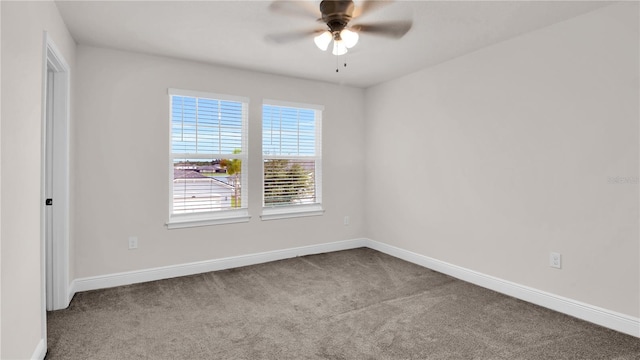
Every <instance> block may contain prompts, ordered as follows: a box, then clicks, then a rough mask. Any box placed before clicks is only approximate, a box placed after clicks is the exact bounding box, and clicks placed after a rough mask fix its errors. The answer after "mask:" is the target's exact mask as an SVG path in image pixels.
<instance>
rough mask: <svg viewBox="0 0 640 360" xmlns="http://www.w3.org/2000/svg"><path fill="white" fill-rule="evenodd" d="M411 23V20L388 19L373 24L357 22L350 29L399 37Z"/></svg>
mask: <svg viewBox="0 0 640 360" xmlns="http://www.w3.org/2000/svg"><path fill="white" fill-rule="evenodd" d="M412 25H413V22H412V21H411V20H405V21H389V22H380V23H375V24H357V25H353V26H351V29H352V30H354V31H356V32H359V33H363V32H366V33H368V34H374V35H380V36H386V37H390V38H394V39H399V38H401V37H403V36H404V34H406V33H407V32H408V31H409V30H411V26H412Z"/></svg>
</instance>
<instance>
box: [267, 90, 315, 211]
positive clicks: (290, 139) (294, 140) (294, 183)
mask: <svg viewBox="0 0 640 360" xmlns="http://www.w3.org/2000/svg"><path fill="white" fill-rule="evenodd" d="M321 119H322V108H321V107H318V106H314V105H302V104H301V105H298V104H288V103H286V104H285V103H281V102H275V101H272V102H265V103H264V104H263V106H262V155H263V170H264V184H263V206H264V207H265V208H279V207H300V208H304V207H305V206H309V205H320V204H321V203H322V199H321V185H322V177H321V175H322V172H321V160H322V155H321V154H322V153H321V131H320V130H321ZM294 211H295V210H294Z"/></svg>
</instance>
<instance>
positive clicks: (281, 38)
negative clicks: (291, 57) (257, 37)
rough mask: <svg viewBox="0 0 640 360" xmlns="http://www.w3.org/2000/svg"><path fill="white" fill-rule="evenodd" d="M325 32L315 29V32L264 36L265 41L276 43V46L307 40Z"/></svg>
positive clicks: (302, 31) (307, 31)
mask: <svg viewBox="0 0 640 360" xmlns="http://www.w3.org/2000/svg"><path fill="white" fill-rule="evenodd" d="M324 31H327V30H326V29H315V30H301V31H289V32H284V33H279V34H269V35H267V36H265V40H267V41H268V42H272V43H276V44H286V43H290V42H294V41H298V40H302V39H304V38H308V37H310V36H312V35H317V34H320V33H321V32H324Z"/></svg>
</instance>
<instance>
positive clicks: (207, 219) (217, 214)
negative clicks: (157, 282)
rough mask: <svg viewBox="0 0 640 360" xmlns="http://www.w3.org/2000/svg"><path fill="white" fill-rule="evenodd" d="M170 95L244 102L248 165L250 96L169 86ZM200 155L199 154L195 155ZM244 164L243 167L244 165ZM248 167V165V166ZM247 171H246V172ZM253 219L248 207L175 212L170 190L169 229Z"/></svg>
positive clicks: (170, 187)
mask: <svg viewBox="0 0 640 360" xmlns="http://www.w3.org/2000/svg"><path fill="white" fill-rule="evenodd" d="M167 92H168V94H169V96H171V95H177V96H191V97H199V98H209V99H218V100H223V101H236V102H241V103H243V104H244V105H243V107H246V111H247V114H246V116H245V117H244V119H243V127H244V128H245V129H246V130H245V134H244V136H245V138H244V139H242V141H243V150H244V160H243V162H244V163H245V165H244V166H247V165H246V164H247V163H248V159H249V154H248V152H249V145H248V137H249V114H248V111H249V98H248V97H242V96H234V95H225V94H216V93H210V92H203V91H193V90H182V89H175V88H169V89H168V90H167ZM169 116H171V101H169ZM169 127H171V121H169ZM171 136H172V134H171V128H170V130H169V158H171V159H172V158H173V155H172V150H171V139H172V137H171ZM195 157H198V156H195ZM244 166H243V167H244ZM247 168H248V166H247ZM168 173H169V189H173V161H170V162H169V171H168ZM245 173H246V172H245ZM245 182H246V184H243V185H245V186H243V187H242V191H243V194H244V195H243V198H245V201H246V202H247V203H248V199H249V187H248V178H245ZM250 219H251V216H250V215H249V210H248V208H242V209H231V210H219V211H207V212H200V213H188V214H173V191H169V221H167V222H166V223H165V225H166V226H167V229H169V230H171V229H184V228H190V227H199V226H210V225H223V224H235V223H243V222H248V221H249V220H250Z"/></svg>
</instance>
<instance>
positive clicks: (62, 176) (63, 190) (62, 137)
mask: <svg viewBox="0 0 640 360" xmlns="http://www.w3.org/2000/svg"><path fill="white" fill-rule="evenodd" d="M49 71H52V72H53V75H52V76H53V86H52V92H53V96H52V97H51V98H52V105H53V109H52V111H51V124H52V127H51V128H52V129H51V130H52V139H53V146H52V150H53V156H52V166H53V169H54V171H53V175H52V178H51V179H49V180H51V181H52V187H51V189H52V194H48V193H47V181H48V179H47V172H46V162H47V145H48V144H47V100H48V98H49V97H50V95H51V94H49V91H48V88H49V85H48V83H49V81H48V78H49V73H48V72H49ZM70 85H71V83H70V68H69V65H68V63H67V61H66V60H65V59H64V57H63V56H62V54H61V52H60V51H59V50H58V47H57V46H56V45H55V43H54V41H53V39H52V38H51V36H50V35H49V34H48V33H47V32H46V31H45V32H44V41H43V64H42V127H41V138H42V161H41V162H42V164H41V212H40V219H41V220H40V222H41V268H42V296H41V298H42V311H43V315H42V316H43V325H44V326H43V329H44V330H43V331H45V333H44V338H45V339H46V310H47V307H48V306H47V276H48V275H49V274H48V272H51V275H52V276H51V278H52V280H53V286H52V288H51V290H52V296H51V299H52V304H50V306H49V310H57V309H64V308H66V307H68V306H69V302H70V301H71V298H70V297H71V296H72V294H71V293H70V292H69V138H70V137H69V118H70V109H71V107H70V97H71V96H70ZM48 196H50V197H51V198H53V199H54V202H53V206H51V207H50V208H51V211H52V213H53V214H52V219H51V225H52V227H53V229H52V231H51V232H50V234H47V209H46V208H47V207H48V206H46V205H45V201H46V199H47V197H48ZM48 235H51V236H52V237H53V239H54V240H55V241H53V246H52V248H51V249H50V251H51V253H50V255H51V256H50V258H51V259H52V260H53V261H52V262H51V263H50V262H48V261H47V257H48V254H47V251H48V249H47V236H48ZM50 264H51V266H50ZM48 268H49V269H48Z"/></svg>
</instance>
